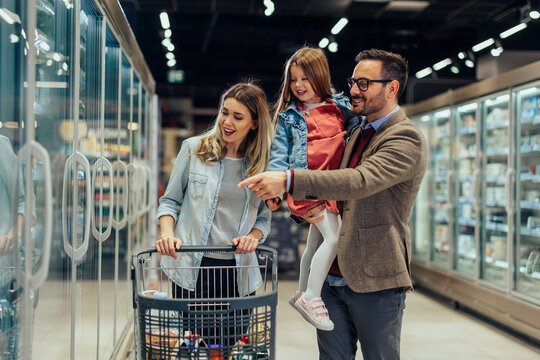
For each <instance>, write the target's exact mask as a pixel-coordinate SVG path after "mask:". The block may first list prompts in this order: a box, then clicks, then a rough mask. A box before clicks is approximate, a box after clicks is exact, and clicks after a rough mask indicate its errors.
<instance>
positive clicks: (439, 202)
mask: <svg viewBox="0 0 540 360" xmlns="http://www.w3.org/2000/svg"><path fill="white" fill-rule="evenodd" d="M450 119H451V111H450V109H445V110H441V111H438V112H436V113H435V114H433V122H432V124H433V131H432V132H431V141H430V142H429V143H430V159H431V160H430V161H431V167H432V169H433V183H434V193H433V194H434V195H433V196H434V198H433V202H432V203H433V204H434V208H433V217H431V229H433V230H432V231H433V232H434V234H433V237H432V238H433V246H432V260H433V262H434V263H435V264H438V265H440V266H442V267H444V268H450V261H451V256H450V253H451V250H452V249H451V243H452V242H451V240H450V239H452V227H451V224H452V222H453V205H452V189H451V184H452V172H451V168H452V167H451V160H452V151H451V146H450V144H451V143H450V141H451V140H450V139H451V134H452V132H451V127H450V126H451V121H450Z"/></svg>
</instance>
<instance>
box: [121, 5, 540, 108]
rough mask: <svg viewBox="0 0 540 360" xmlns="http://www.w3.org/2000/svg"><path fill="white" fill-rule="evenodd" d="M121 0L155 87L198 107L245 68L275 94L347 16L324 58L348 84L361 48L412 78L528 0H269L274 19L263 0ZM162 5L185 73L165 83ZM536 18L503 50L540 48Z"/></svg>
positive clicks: (500, 27) (509, 20)
mask: <svg viewBox="0 0 540 360" xmlns="http://www.w3.org/2000/svg"><path fill="white" fill-rule="evenodd" d="M535 1H536V0H535ZM533 2H534V1H533ZM120 3H121V4H122V6H123V8H124V11H125V13H126V15H127V17H128V20H129V21H130V23H131V25H132V27H133V30H134V33H135V35H136V37H137V40H138V41H139V44H140V47H141V49H142V51H143V54H144V57H145V59H146V61H147V63H148V65H149V67H150V70H151V71H152V74H153V76H154V78H155V79H156V81H157V83H158V86H157V91H158V94H159V95H160V96H161V97H162V98H168V97H191V98H192V99H193V101H194V106H195V107H199V108H206V107H215V106H216V105H217V101H218V98H219V94H220V93H221V92H222V91H223V90H224V89H225V88H226V87H227V86H228V85H230V84H232V83H234V82H236V81H239V80H241V79H243V78H245V77H247V76H251V77H253V78H256V79H259V80H261V84H262V86H263V88H264V89H265V90H266V91H267V94H268V97H269V100H270V101H273V100H275V98H276V94H277V91H278V88H279V85H280V81H281V76H282V69H283V64H284V62H285V60H286V59H287V57H288V56H290V55H291V54H292V53H293V52H294V51H295V50H296V49H297V48H299V47H301V46H302V45H304V44H308V45H313V46H316V45H317V44H318V43H319V41H320V40H321V38H323V37H325V36H328V35H330V29H331V28H332V27H333V26H334V24H335V23H336V22H337V20H339V19H340V18H341V17H347V18H348V19H349V23H348V25H347V26H346V27H345V28H344V29H343V30H342V31H341V32H340V33H339V34H338V35H337V36H335V40H336V41H337V42H338V51H337V53H329V52H327V56H328V59H329V63H330V67H331V71H332V76H333V82H334V85H335V86H336V87H337V88H339V89H341V90H346V85H345V84H346V83H345V78H346V77H347V76H350V74H351V72H352V69H353V67H354V57H355V56H356V54H357V53H358V52H359V51H360V50H362V49H369V48H382V49H386V50H390V51H394V52H398V53H400V54H402V55H403V56H404V57H405V58H406V59H407V60H408V61H409V67H410V72H411V74H412V75H413V76H414V74H415V73H416V72H417V71H419V70H421V69H423V68H425V67H427V66H432V65H433V64H434V63H436V62H438V61H440V60H443V59H445V58H447V57H451V58H456V59H457V54H458V52H460V51H463V50H470V49H471V47H472V46H473V45H475V44H477V43H478V42H480V41H483V40H486V39H488V38H490V37H494V36H495V37H496V36H498V34H499V33H500V32H502V31H504V30H507V29H508V28H511V27H513V26H515V25H517V24H518V23H519V22H520V16H521V11H520V10H521V9H522V8H523V6H524V5H526V4H527V1H526V0H519V1H513V0H469V1H455V0H431V1H425V3H426V4H427V6H426V7H424V8H423V9H422V10H420V11H415V10H411V9H408V10H407V9H405V10H399V9H396V7H395V6H394V5H396V4H397V5H403V4H404V3H411V2H410V1H386V0H371V1H370V0H364V1H362V0H358V1H357V0H273V3H274V4H275V12H274V13H273V15H271V16H269V17H267V16H265V15H264V10H265V6H264V4H263V0H121V1H120ZM533 6H535V4H533ZM161 11H167V12H168V14H169V18H170V23H171V30H172V36H171V40H172V43H173V44H174V45H175V50H174V54H175V56H176V59H177V65H176V67H175V68H176V69H181V70H183V71H184V73H185V79H184V82H183V83H182V84H168V83H167V70H169V68H168V67H167V66H166V58H165V52H166V49H165V48H164V47H163V46H162V45H161V40H162V39H163V31H162V30H161V25H160V21H159V13H160V12H161ZM539 24H540V20H535V21H531V22H529V26H528V28H527V29H525V30H523V31H521V32H520V33H518V34H516V35H514V36H512V37H510V38H507V39H504V40H502V45H503V47H504V49H505V50H512V49H519V50H536V51H538V50H539V45H538V35H539V34H540V25H539ZM487 53H488V50H485V51H483V52H481V53H479V54H487ZM461 65H463V64H461ZM435 76H436V77H438V78H439V79H450V81H449V83H453V82H455V84H462V83H463V82H464V81H465V82H466V81H472V80H474V79H475V71H474V69H473V70H471V69H468V68H466V67H464V66H461V72H460V73H459V74H457V75H456V74H453V73H451V72H450V70H449V67H447V68H446V69H444V70H442V71H440V72H438V73H437V74H436V75H435ZM461 79H464V80H463V81H462V80H461ZM454 86H455V85H454ZM420 97H422V96H421V95H419V96H413V97H411V98H410V99H414V100H415V101H416V100H419V98H420Z"/></svg>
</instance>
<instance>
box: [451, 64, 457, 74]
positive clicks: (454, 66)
mask: <svg viewBox="0 0 540 360" xmlns="http://www.w3.org/2000/svg"><path fill="white" fill-rule="evenodd" d="M450 71H451V72H452V73H453V74H459V68H458V67H457V66H456V65H452V66H450Z"/></svg>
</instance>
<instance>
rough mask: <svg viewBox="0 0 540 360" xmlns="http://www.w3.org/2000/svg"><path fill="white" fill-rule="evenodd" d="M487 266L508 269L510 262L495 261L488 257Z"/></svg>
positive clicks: (486, 258) (486, 259)
mask: <svg viewBox="0 0 540 360" xmlns="http://www.w3.org/2000/svg"><path fill="white" fill-rule="evenodd" d="M484 259H485V261H486V264H489V265H492V266H495V267H498V268H501V269H508V262H506V261H504V260H498V259H497V260H495V259H493V258H492V257H488V256H486V257H485V258H484Z"/></svg>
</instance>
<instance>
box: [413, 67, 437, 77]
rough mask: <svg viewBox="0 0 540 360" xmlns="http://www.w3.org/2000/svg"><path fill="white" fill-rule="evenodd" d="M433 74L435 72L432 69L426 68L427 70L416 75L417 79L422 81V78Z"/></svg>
mask: <svg viewBox="0 0 540 360" xmlns="http://www.w3.org/2000/svg"><path fill="white" fill-rule="evenodd" d="M432 72H433V70H432V69H431V68H430V67H428V68H425V69H423V70H420V71H419V72H417V73H416V74H415V76H416V78H418V79H421V78H425V77H426V76H428V75H429V74H431V73H432Z"/></svg>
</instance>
